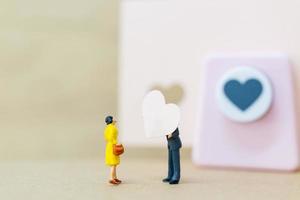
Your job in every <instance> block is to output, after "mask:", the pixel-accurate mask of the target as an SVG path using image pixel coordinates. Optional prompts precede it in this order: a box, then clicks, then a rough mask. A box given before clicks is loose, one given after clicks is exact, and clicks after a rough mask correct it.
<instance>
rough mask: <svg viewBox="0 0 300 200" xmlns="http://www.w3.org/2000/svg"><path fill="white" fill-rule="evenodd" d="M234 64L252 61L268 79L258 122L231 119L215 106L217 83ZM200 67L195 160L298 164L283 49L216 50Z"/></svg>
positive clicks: (291, 92) (288, 166)
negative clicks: (268, 99) (269, 93)
mask: <svg viewBox="0 0 300 200" xmlns="http://www.w3.org/2000/svg"><path fill="white" fill-rule="evenodd" d="M237 66H249V67H254V68H256V69H258V70H260V71H261V72H263V73H264V74H265V75H266V76H267V77H268V78H269V79H270V81H271V83H272V87H273V93H274V95H273V103H272V106H271V109H270V111H269V112H268V113H267V114H266V115H265V116H264V117H263V118H261V119H260V120H258V121H256V122H252V123H245V124H243V123H237V122H233V121H231V120H230V119H228V118H226V117H225V116H224V115H223V114H222V113H221V112H220V111H219V110H218V106H217V103H216V99H215V90H216V84H217V82H218V80H219V79H220V78H221V77H222V75H223V74H224V73H225V72H227V71H228V70H230V69H232V68H234V67H237ZM204 67H205V70H204V73H203V74H204V75H203V77H202V79H203V81H204V85H203V86H204V87H203V90H202V95H201V98H202V106H201V107H200V108H199V119H198V123H199V127H198V128H197V131H196V134H195V140H194V148H193V161H194V163H195V164H197V165H200V166H214V167H237V168H247V169H253V168H255V169H270V170H287V171H292V170H296V169H297V168H298V167H299V144H298V133H297V128H296V117H295V116H296V113H295V109H296V108H295V101H294V96H295V95H294V87H293V80H292V71H291V66H290V64H289V62H288V58H287V57H286V56H284V55H281V54H274V55H272V54H270V55H239V54H236V55H215V56H211V57H210V58H208V59H207V60H206V62H205V65H204Z"/></svg>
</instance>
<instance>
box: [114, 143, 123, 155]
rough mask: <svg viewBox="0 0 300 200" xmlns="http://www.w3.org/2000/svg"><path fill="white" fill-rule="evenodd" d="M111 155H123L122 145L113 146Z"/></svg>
mask: <svg viewBox="0 0 300 200" xmlns="http://www.w3.org/2000/svg"><path fill="white" fill-rule="evenodd" d="M113 153H114V155H116V156H119V155H122V154H123V153H124V147H123V145H122V144H114V146H113Z"/></svg>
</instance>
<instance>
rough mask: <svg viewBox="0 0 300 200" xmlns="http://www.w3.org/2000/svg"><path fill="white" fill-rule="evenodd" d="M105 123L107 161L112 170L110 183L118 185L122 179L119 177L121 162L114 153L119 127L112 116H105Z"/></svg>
mask: <svg viewBox="0 0 300 200" xmlns="http://www.w3.org/2000/svg"><path fill="white" fill-rule="evenodd" d="M105 123H106V124H107V126H106V127H105V130H104V138H105V140H106V142H107V143H106V151H105V163H106V165H108V166H110V167H111V171H110V176H111V178H110V181H109V183H110V184H113V185H118V184H120V183H121V182H122V181H120V180H119V179H118V178H117V165H119V164H120V158H119V156H116V155H115V154H114V153H113V146H114V145H116V144H117V143H118V129H117V127H116V125H115V124H116V121H115V120H114V119H113V117H112V116H107V117H106V118H105Z"/></svg>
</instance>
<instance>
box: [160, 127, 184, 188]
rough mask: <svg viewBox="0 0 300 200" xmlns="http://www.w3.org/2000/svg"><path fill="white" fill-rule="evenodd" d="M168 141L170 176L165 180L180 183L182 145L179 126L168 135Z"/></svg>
mask: <svg viewBox="0 0 300 200" xmlns="http://www.w3.org/2000/svg"><path fill="white" fill-rule="evenodd" d="M166 137H167V141H168V157H169V162H168V177H167V178H165V179H163V182H169V183H170V184H178V183H179V181H180V151H179V150H180V148H181V146H182V143H181V140H180V137H179V130H178V128H177V129H176V130H175V131H174V132H173V133H171V134H169V135H167V136H166Z"/></svg>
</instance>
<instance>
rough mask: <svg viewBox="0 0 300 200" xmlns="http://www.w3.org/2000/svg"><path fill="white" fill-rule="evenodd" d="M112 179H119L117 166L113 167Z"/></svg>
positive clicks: (111, 171)
mask: <svg viewBox="0 0 300 200" xmlns="http://www.w3.org/2000/svg"><path fill="white" fill-rule="evenodd" d="M110 177H111V180H114V179H116V178H117V166H116V165H113V166H111V170H110Z"/></svg>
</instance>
